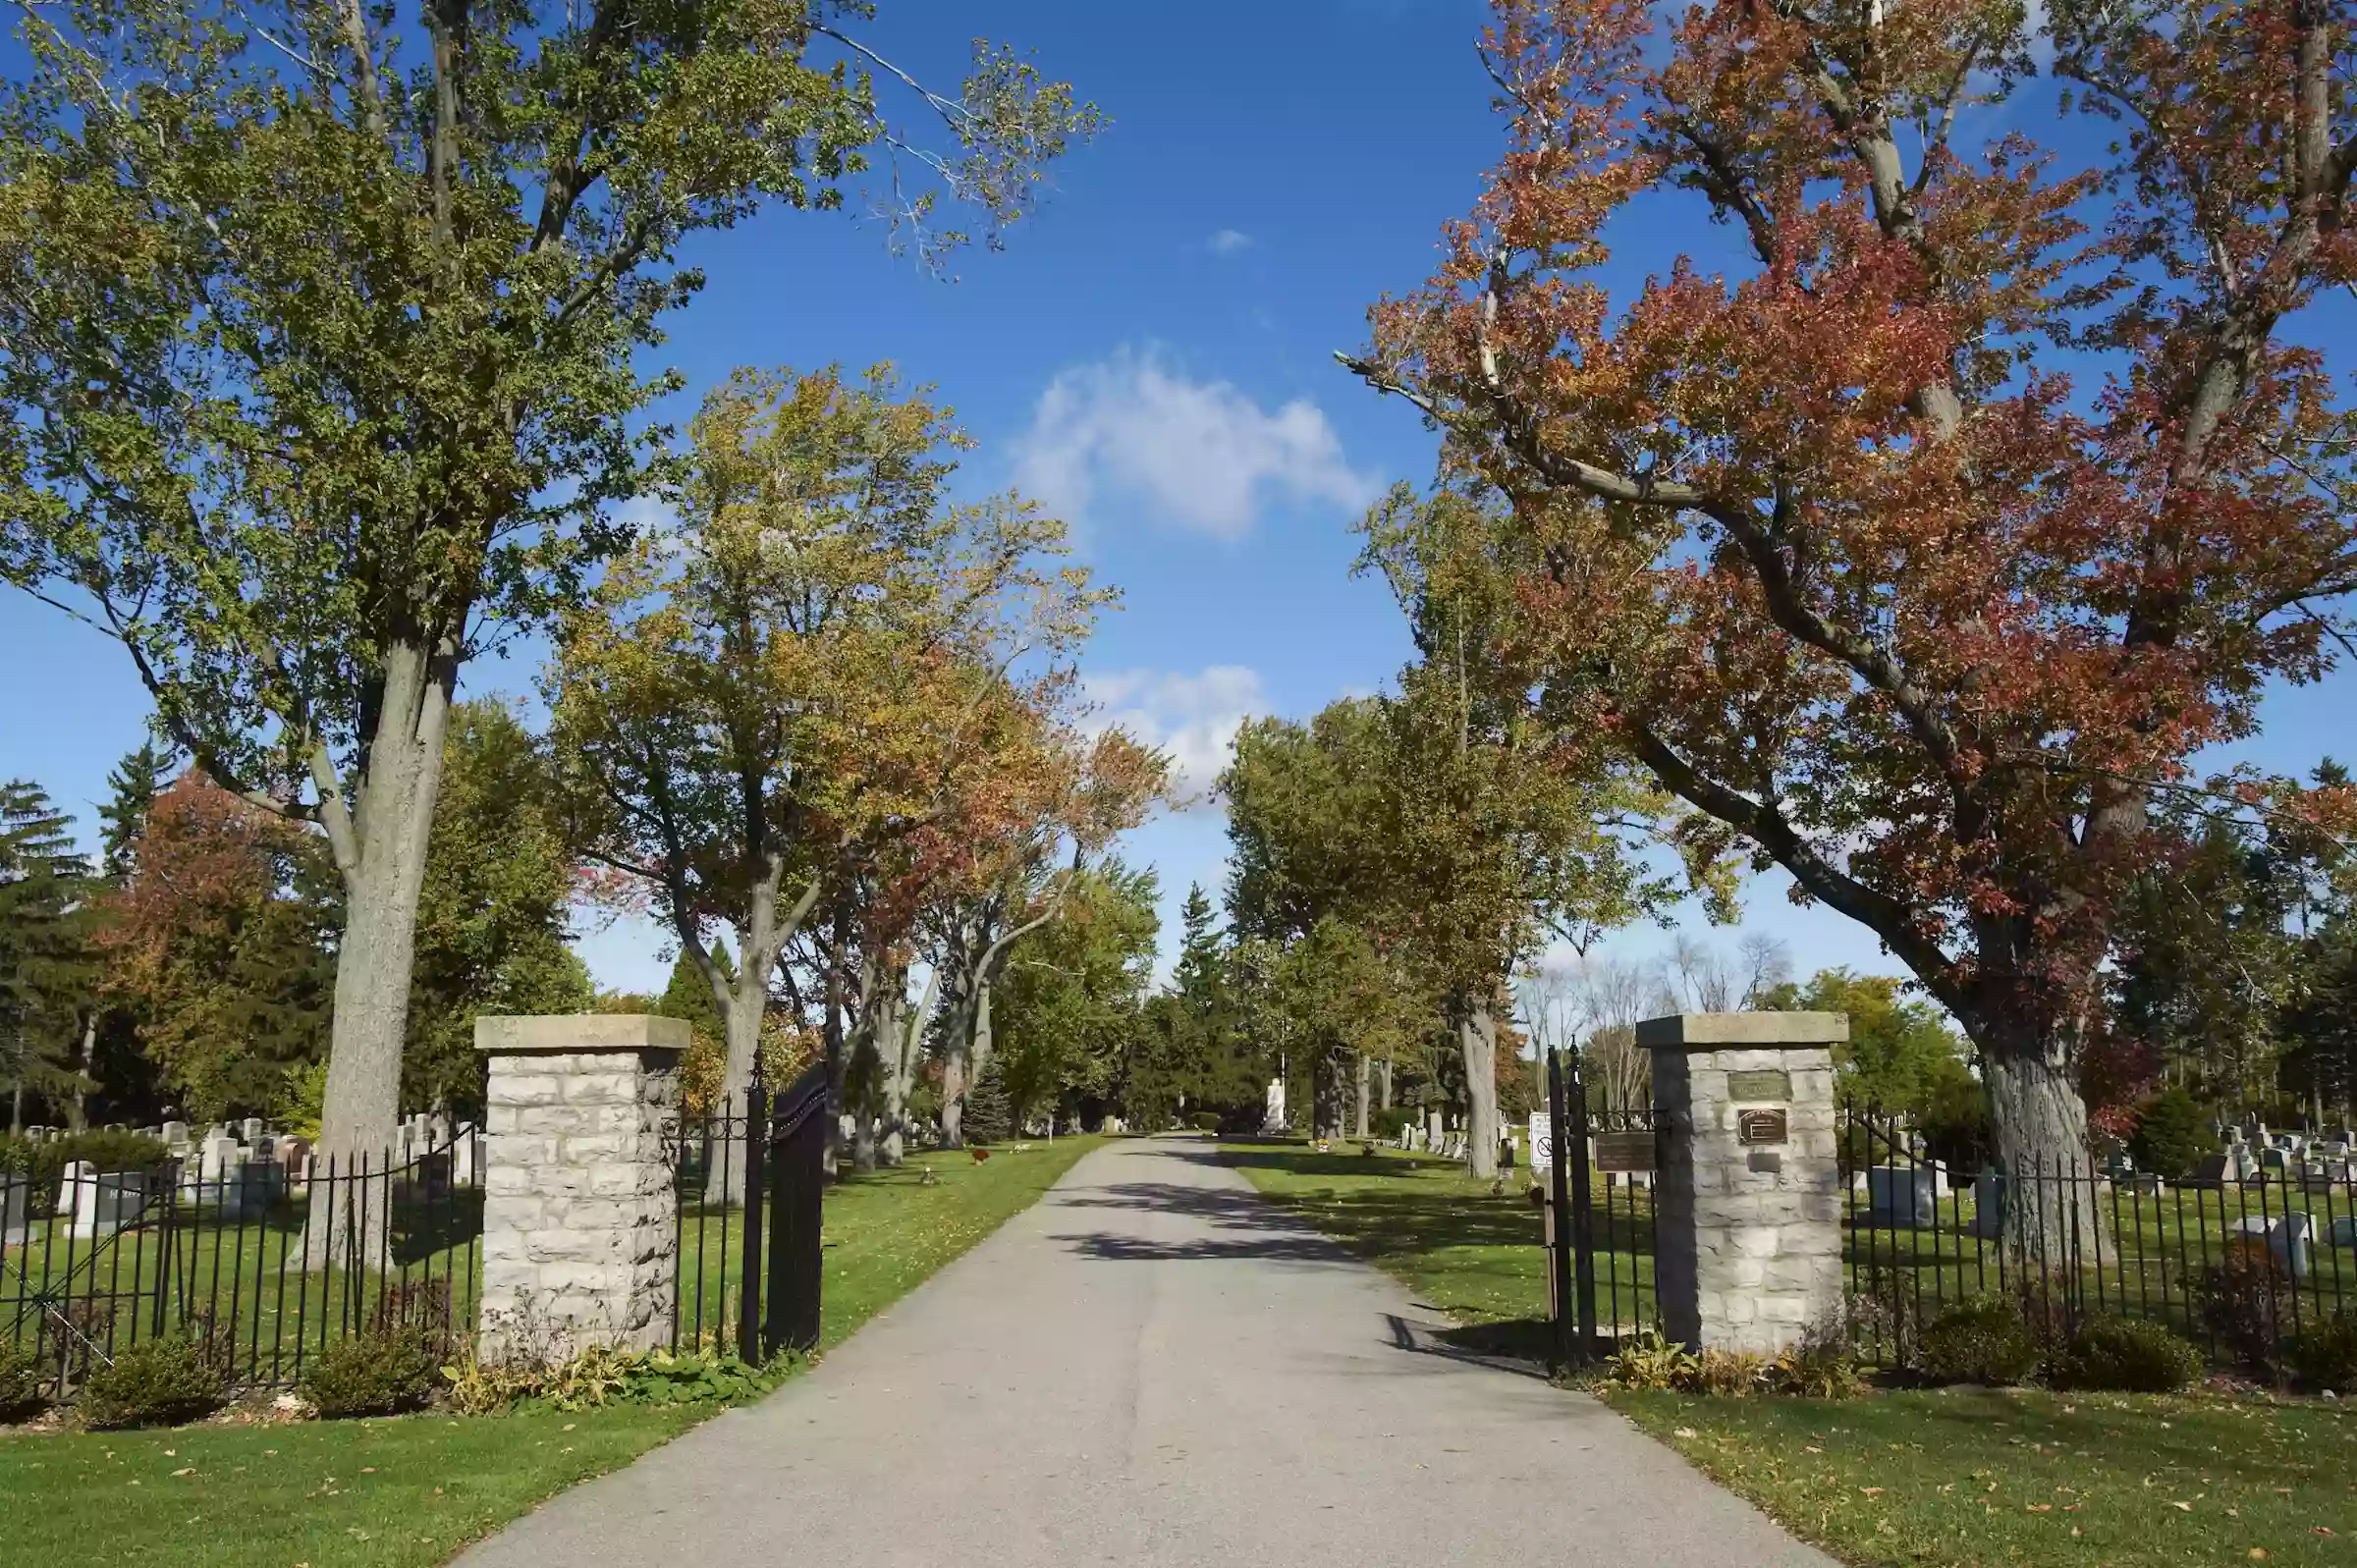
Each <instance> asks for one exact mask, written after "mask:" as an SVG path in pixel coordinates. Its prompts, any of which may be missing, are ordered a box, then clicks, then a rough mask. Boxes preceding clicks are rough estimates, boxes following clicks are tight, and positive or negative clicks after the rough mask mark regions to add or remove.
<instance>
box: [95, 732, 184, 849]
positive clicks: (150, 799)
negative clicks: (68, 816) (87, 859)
mask: <svg viewBox="0 0 2357 1568" xmlns="http://www.w3.org/2000/svg"><path fill="white" fill-rule="evenodd" d="M173 772H174V763H173V758H172V753H171V752H170V751H169V750H168V749H166V748H164V747H162V746H159V745H157V744H156V743H155V742H154V741H153V740H147V741H142V742H141V743H140V745H139V749H138V750H137V751H134V752H132V753H131V754H130V755H128V756H126V757H125V758H124V759H123V760H122V761H121V762H119V763H117V764H116V765H115V771H114V772H113V773H110V774H108V775H107V776H106V787H107V790H108V795H107V801H106V804H105V805H103V806H100V807H99V808H98V820H99V822H100V823H101V824H103V829H102V832H101V834H100V838H99V849H100V855H101V859H102V863H103V864H104V866H105V867H106V874H107V875H108V876H109V877H112V878H115V879H116V880H118V881H120V880H121V879H122V878H125V877H128V876H130V875H131V873H132V871H133V870H134V868H136V867H137V864H138V858H139V836H140V835H141V834H143V833H145V832H146V831H147V811H148V808H149V807H150V806H152V805H154V804H155V797H156V796H157V795H160V794H162V793H163V792H164V789H165V788H166V786H168V785H169V784H171V783H172V775H173Z"/></svg>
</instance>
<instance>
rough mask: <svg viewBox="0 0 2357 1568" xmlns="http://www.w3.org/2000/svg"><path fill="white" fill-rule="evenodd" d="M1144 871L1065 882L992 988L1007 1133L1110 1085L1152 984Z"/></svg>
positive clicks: (1152, 918)
mask: <svg viewBox="0 0 2357 1568" xmlns="http://www.w3.org/2000/svg"><path fill="white" fill-rule="evenodd" d="M1154 899H1155V880H1154V873H1153V872H1152V871H1151V870H1132V869H1130V868H1129V867H1127V866H1124V865H1123V864H1122V863H1120V862H1119V861H1118V860H1117V861H1113V862H1110V863H1108V864H1106V865H1104V866H1100V867H1095V868H1092V869H1090V870H1088V871H1086V872H1084V873H1082V874H1081V875H1080V876H1079V877H1078V878H1076V879H1075V882H1074V886H1073V887H1072V889H1071V890H1070V892H1069V893H1068V895H1067V896H1066V898H1065V900H1064V907H1063V910H1062V912H1061V914H1060V915H1059V916H1058V918H1057V919H1056V920H1055V921H1053V922H1052V923H1050V924H1049V925H1047V926H1045V927H1043V928H1041V930H1040V931H1039V932H1038V933H1037V934H1035V935H1034V936H1032V937H1030V938H1028V939H1026V941H1025V942H1024V944H1023V946H1021V947H1020V949H1018V950H1017V951H1016V952H1015V953H1014V956H1013V957H1011V958H1010V959H1009V960H1008V963H1007V966H1006V968H1005V970H1004V971H1002V973H1001V975H1000V978H999V980H998V982H997V984H996V985H995V987H994V988H993V994H992V995H993V1000H992V1006H993V1022H992V1028H993V1031H994V1033H995V1035H996V1038H997V1042H998V1045H997V1051H996V1055H997V1057H998V1059H999V1061H1000V1063H1001V1064H1002V1066H1003V1068H1004V1071H1005V1074H1006V1084H1007V1094H1008V1098H1009V1099H1010V1100H1011V1101H1012V1102H1013V1105H1014V1118H1015V1123H1016V1125H1018V1126H1019V1125H1021V1124H1022V1123H1023V1122H1024V1121H1025V1120H1027V1119H1028V1118H1029V1117H1030V1116H1031V1115H1032V1114H1033V1113H1035V1112H1037V1111H1039V1110H1041V1109H1042V1108H1045V1109H1047V1110H1049V1111H1056V1110H1058V1109H1060V1108H1062V1107H1063V1106H1064V1105H1065V1104H1066V1103H1068V1102H1078V1101H1083V1100H1086V1101H1099V1102H1101V1101H1103V1100H1105V1099H1107V1098H1108V1097H1109V1096H1110V1095H1111V1093H1112V1091H1113V1089H1114V1086H1115V1084H1116V1082H1117V1080H1118V1077H1119V1074H1120V1070H1121V1065H1122V1061H1123V1058H1124V1055H1125V1054H1127V1052H1128V1050H1129V1049H1130V1047H1131V1045H1132V1043H1133V1042H1134V1040H1135V1038H1136V1035H1137V1032H1138V1030H1139V1027H1140V1023H1141V1009H1142V1006H1143V1003H1144V1000H1145V994H1146V989H1147V987H1148V986H1149V985H1150V984H1151V983H1152V976H1153V968H1154V938H1155V935H1156V931H1157V928H1158V925H1159V921H1158V919H1157V917H1156V915H1155V910H1154Z"/></svg>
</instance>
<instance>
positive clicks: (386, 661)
mask: <svg viewBox="0 0 2357 1568" xmlns="http://www.w3.org/2000/svg"><path fill="white" fill-rule="evenodd" d="M868 14H869V12H868V9H867V8H866V7H865V6H847V7H840V8H838V7H834V6H825V7H821V6H819V5H817V4H815V3H810V0H711V3H708V4H701V5H692V6H677V5H652V6H648V5H637V4H630V3H624V0H611V3H604V4H595V5H583V4H579V3H576V0H561V3H560V0H514V3H503V4H496V5H495V4H489V3H485V0H435V3H433V4H431V5H428V6H426V7H424V8H423V10H422V12H421V17H420V20H421V24H422V25H421V27H419V29H418V30H417V31H415V32H413V33H411V34H408V35H400V34H396V33H394V32H393V31H392V30H391V23H392V12H391V9H390V8H388V7H379V6H375V5H368V4H362V3H359V0H259V3H247V0H193V3H192V0H63V3H60V4H57V5H45V6H37V7H36V6H25V7H21V8H19V11H18V16H19V17H20V19H21V21H20V33H21V39H22V51H21V55H20V56H19V58H20V59H21V60H22V66H21V69H20V73H19V75H18V76H17V77H16V78H15V79H14V80H11V81H8V82H6V83H5V85H0V258H4V260H0V267H4V270H5V271H6V273H7V276H8V278H9V280H10V286H9V288H8V289H7V290H6V291H0V392H4V397H0V403H4V404H5V406H6V408H7V410H8V411H7V415H6V418H5V422H4V423H0V574H4V575H5V576H6V577H7V578H8V579H9V580H11V581H14V582H16V583H18V584H20V585H22V586H24V587H25V588H27V590H29V591H31V592H32V593H34V594H35V595H36V596H38V597H39V598H41V599H43V600H45V601H47V602H49V603H51V604H54V605H57V606H59V607H60V608H62V609H64V610H66V611H67V612H68V613H71V614H74V615H76V616H79V617H81V618H82V619H83V620H85V621H87V622H90V623H91V624H92V625H94V626H96V627H98V628H99V629H100V630H102V631H104V632H106V633H108V634H109V635H111V636H113V637H115V638H117V639H119V640H120V641H121V642H122V643H123V645H124V646H125V648H126V649H127V650H128V652H129V654H130V657H131V659H132V662H133V666H134V668H135V669H136V670H137V673H138V675H139V676H140V678H141V679H142V680H143V681H144V682H145V683H146V685H147V687H148V690H149V692H150V694H151V695H152V697H153V699H154V701H155V704H156V709H157V717H158V720H159V722H160V724H161V725H162V727H163V728H164V730H166V732H167V733H169V734H170V735H171V737H172V738H173V739H174V740H175V741H176V742H178V743H179V744H180V745H181V746H182V747H183V748H185V749H186V750H187V751H188V752H189V754H190V755H191V756H192V757H193V758H194V759H195V760H196V762H197V763H198V764H199V765H200V766H202V767H203V769H204V770H205V771H206V772H207V773H208V774H209V775H210V776H211V777H213V778H214V779H215V780H217V781H219V782H221V783H222V784H225V785H229V786H231V787H233V788H235V789H236V790H237V791H238V792H239V793H240V794H242V795H244V796H245V797H246V798H247V799H248V800H250V801H253V802H255V803H258V804H262V805H264V806H266V807H267V809H271V810H274V811H278V812H280V813H282V814H285V815H288V816H291V817H299V818H301V819H303V820H306V821H310V822H315V823H317V824H318V825H319V826H320V828H321V829H322V830H323V831H324V834H325V837H326V841H327V843H328V844H329V846H330V847H331V849H332V853H333V858H334V864H335V866H336V869H337V872H338V874H339V876H340V878H341V880H342V882H343V890H344V898H343V906H344V922H343V928H342V930H341V931H340V932H339V933H338V935H337V938H336V943H335V949H334V950H335V953H336V960H337V975H336V1004H335V1009H334V1022H333V1029H334V1051H333V1055H332V1058H331V1061H330V1065H329V1074H328V1088H327V1096H326V1106H325V1112H324V1127H323V1133H322V1139H323V1145H324V1147H326V1148H328V1149H330V1150H345V1151H357V1150H365V1149H375V1148H381V1147H382V1146H383V1144H384V1143H385V1141H386V1139H387V1138H388V1137H389V1136H390V1134H391V1132H392V1130H393V1123H394V1116H395V1112H396V1109H397V1106H398V1099H399V1090H400V1082H401V1076H402V1073H401V1064H402V1054H403V1047H404V1043H405V1040H406V1038H407V1033H408V1022H409V1020H408V1008H409V1003H410V1000H411V989H412V985H411V982H412V976H411V968H412V960H413V956H414V953H415V915H416V909H417V900H418V896H419V890H420V887H421V885H422V883H423V881H424V878H425V874H426V861H427V839H428V837H429V830H430V828H431V826H432V824H433V821H434V817H435V807H436V801H437V797H438V796H439V794H440V789H441V783H442V762H443V757H444V750H445V746H444V742H445V738H446V730H447V727H448V724H449V719H450V709H451V704H452V700H453V693H454V691H455V689H456V687H457V684H458V681H459V677H460V672H461V670H462V669H463V668H464V667H465V666H466V662H467V661H468V660H469V659H470V658H472V657H473V656H474V655H475V654H476V653H478V652H479V651H481V650H482V649H483V647H484V646H485V645H486V644H487V643H488V642H490V641H492V640H495V639H498V638H500V637H503V636H508V635H512V634H513V633H514V632H515V631H516V630H517V629H519V628H521V627H525V626H529V625H532V624H534V623H538V622H544V621H545V620H546V619H547V618H548V616H549V615H550V613H551V612H552V611H553V610H554V609H556V608H558V607H561V606H563V605H566V604H568V603H570V602H573V601H575V600H576V598H577V597H578V587H579V584H580V582H581V581H582V580H583V577H584V574H585V573H587V572H588V571H589V570H590V569H591V568H593V566H594V565H595V563H597V562H598V561H599V560H601V559H602V558H604V557H606V556H608V555H610V554H611V553H612V552H613V551H614V550H615V549H616V548H617V547H618V546H619V545H620V544H621V543H622V542H623V539H624V530H623V528H622V526H621V525H620V524H619V523H618V522H617V521H616V520H615V517H614V514H613V508H614V505H615V504H617V503H619V502H621V501H623V500H625V499H627V498H629V497H631V496H633V495H636V494H638V493H640V492H641V491H642V490H643V489H644V488H645V487H646V484H647V482H648V479H649V472H648V470H649V466H650V462H651V461H652V460H653V455H654V453H655V451H656V449H657V446H658V444H659V441H660V438H661V435H662V431H661V428H660V427H659V426H655V425H649V424H648V423H646V422H645V421H644V420H643V419H641V418H640V417H638V416H639V415H640V414H642V413H643V412H644V411H645V410H646V409H647V408H648V406H649V405H650V404H651V403H652V402H653V401H654V400H655V399H657V398H659V397H660V396H662V395H663V394H665V393H667V392H669V391H671V390H672V389H673V388H674V387H676V385H677V381H676V378H674V377H672V376H670V375H668V374H662V373H657V374H652V375H650V374H649V373H648V372H647V370H646V369H644V368H642V366H643V364H644V353H645V351H647V350H649V349H651V348H653V347H654V346H655V345H656V344H658V343H659V342H660V341H661V328H660V322H661V319H662V317H663V315H664V313H665V312H666V311H668V310H670V309H672V308H674V307H676V306H679V305H681V304H683V303H685V301H686V300H687V299H688V298H689V297H691V296H692V295H693V294H694V293H695V292H696V290H697V289H698V287H699V286H700V285H701V283H702V277H701V275H700V274H699V273H698V272H697V271H696V270H695V269H694V268H692V267H686V266H683V265H682V264H681V263H680V262H679V259H678V257H679V254H680V251H681V248H682V246H683V243H685V241H687V240H688V239H689V237H691V236H693V235H695V234H697V233H699V232H703V231H708V230H713V229H720V228H727V227H730V226H733V225H736V224H739V223H741V222H744V221H745V220H748V219H750V218H751V217H753V216H754V215H755V214H756V213H757V212H759V211H760V210H761V209H762V208H764V207H765V206H770V205H773V204H783V205H787V206H794V207H811V208H832V207H837V206H840V205H841V204H842V203H843V201H844V199H845V193H846V191H847V189H850V187H851V186H852V185H853V184H854V183H855V182H856V181H857V180H858V179H859V177H860V175H861V173H862V171H863V170H864V169H865V168H866V158H867V153H868V150H869V149H872V148H879V147H882V148H889V149H892V150H893V163H894V167H893V171H892V180H891V182H890V184H891V189H892V192H893V200H892V203H891V211H892V216H893V219H894V224H893V228H894V232H895V234H896V235H897V236H899V237H901V239H902V240H903V241H904V243H908V244H911V245H912V246H913V247H914V248H915V249H916V250H917V251H918V252H919V253H920V254H922V255H924V256H925V257H926V258H927V259H928V260H932V261H936V262H938V260H939V259H940V258H941V257H942V256H943V255H944V254H945V252H946V251H947V249H948V248H950V247H952V246H954V245H956V244H957V243H959V242H960V241H961V240H963V239H964V238H966V232H965V231H961V230H959V229H957V228H954V227H950V226H949V220H948V213H949V211H950V210H951V208H952V207H953V206H961V207H963V208H965V209H966V210H970V211H973V212H975V213H977V214H978V215H979V219H980V222H979V225H978V226H977V229H976V231H975V232H978V233H979V234H980V235H981V236H982V237H984V238H985V239H989V240H993V241H995V239H996V237H997V236H998V234H999V233H1000V231H1001V230H1002V229H1003V228H1004V227H1005V225H1006V224H1007V223H1009V222H1011V221H1012V220H1014V218H1016V217H1017V216H1019V215H1020V214H1021V213H1022V212H1024V211H1025V210H1026V209H1027V207H1028V206H1029V204H1030V202H1031V199H1032V197H1033V194H1034V191H1035V189H1036V181H1037V179H1038V176H1039V173H1040V169H1041V167H1042V165H1043V164H1044V163H1046V162H1049V161H1052V160H1053V159H1054V158H1055V157H1056V156H1058V155H1059V154H1060V153H1061V152H1062V151H1063V150H1064V148H1065V146H1066V145H1067V143H1068V141H1069V139H1070V138H1071V137H1073V136H1076V135H1087V134H1088V133H1089V132H1090V131H1091V130H1092V128H1093V126H1094V123H1095V116H1094V113H1093V111H1091V110H1088V109H1086V108H1083V107H1080V106H1078V105H1076V104H1075V103H1074V102H1073V100H1072V97H1071V94H1070V93H1069V90H1068V89H1067V88H1066V87H1064V86H1063V85H1061V84H1059V83H1054V82H1050V81H1045V80H1043V79H1042V78H1041V77H1040V76H1039V75H1038V74H1037V72H1036V71H1035V70H1034V69H1033V68H1032V67H1031V66H1030V65H1029V64H1028V63H1027V62H1025V61H1023V60H1021V59H1019V58H1016V57H1014V56H1013V55H1010V54H1007V53H1004V52H993V51H991V50H989V49H987V48H978V49H977V50H976V53H975V55H974V60H973V68H972V71H971V73H970V75H969V76H968V78H967V80H966V82H965V85H964V88H963V90H962V91H961V92H959V93H944V92H931V91H924V90H921V89H919V90H917V91H916V92H915V95H914V97H913V98H912V100H911V101H912V102H913V103H914V104H915V105H916V106H917V107H918V109H919V112H921V113H926V114H930V115H935V116H937V117H938V118H939V119H940V120H942V121H944V122H946V127H947V135H948V140H949V143H950V144H951V146H952V148H953V150H952V151H951V152H949V153H948V154H946V155H943V154H931V153H927V152H925V151H924V150H923V149H922V148H921V147H920V148H917V150H915V151H913V152H910V153H908V154H907V155H905V156H903V155H902V152H901V149H904V148H911V147H916V144H917V142H918V141H919V140H921V137H919V136H918V135H915V134H914V133H911V132H909V131H907V130H906V129H905V128H904V127H901V126H898V125H895V124H892V123H891V122H890V120H889V117H888V115H887V113H886V111H885V110H884V108H883V107H882V106H881V105H880V102H879V99H878V97H877V95H876V93H875V91H874V86H873V83H874V81H875V80H876V79H875V77H874V76H873V74H872V73H871V71H870V65H871V64H876V65H878V66H880V65H881V62H879V61H878V60H877V57H876V56H875V55H874V54H873V53H872V52H871V51H870V50H869V48H868V47H867V46H866V45H864V44H863V43H861V42H860V41H859V40H858V39H856V38H855V37H852V36H850V34H848V33H847V32H845V31H844V30H843V27H842V26H841V24H842V23H845V22H848V21H850V20H852V19H863V18H865V17H866V16H867V15H868ZM884 80H885V81H886V82H887V84H888V85H889V86H892V87H895V88H897V87H898V86H899V85H901V84H907V85H910V86H912V87H913V86H914V83H913V82H912V81H910V80H909V79H908V78H907V77H906V76H905V75H904V73H901V72H899V71H898V70H895V69H890V68H884ZM945 203H946V204H945Z"/></svg>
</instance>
